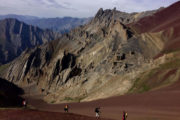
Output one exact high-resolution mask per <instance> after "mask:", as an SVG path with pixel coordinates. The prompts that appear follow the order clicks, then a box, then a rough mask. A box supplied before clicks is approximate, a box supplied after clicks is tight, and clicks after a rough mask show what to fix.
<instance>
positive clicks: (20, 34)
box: [0, 19, 60, 64]
mask: <svg viewBox="0 0 180 120" xmlns="http://www.w3.org/2000/svg"><path fill="white" fill-rule="evenodd" d="M58 36H60V35H58V34H57V33H54V32H52V31H50V30H41V29H40V28H38V27H34V26H30V25H27V24H25V23H23V22H20V21H18V20H16V19H4V20H1V21H0V64H1V63H2V64H4V63H7V62H9V61H12V60H13V59H14V58H15V57H17V56H19V55H20V54H21V53H22V52H23V51H24V50H25V49H27V48H32V47H35V46H37V45H41V44H43V43H47V42H49V41H51V40H54V39H56V38H57V37H58Z"/></svg>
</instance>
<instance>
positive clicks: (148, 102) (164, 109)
mask: <svg viewBox="0 0 180 120" xmlns="http://www.w3.org/2000/svg"><path fill="white" fill-rule="evenodd" d="M29 102H30V104H32V105H33V106H35V107H36V108H38V109H41V110H47V111H56V112H63V107H64V104H57V105H56V104H54V105H52V104H46V103H45V102H43V101H41V100H37V99H29ZM69 105H70V112H72V113H77V114H82V115H88V116H94V108H95V107H96V106H100V107H101V111H102V114H101V115H102V117H104V118H112V119H117V120H119V119H121V118H122V111H123V110H126V111H127V112H128V120H172V119H173V120H180V81H178V82H177V83H175V84H174V85H171V86H169V87H166V88H162V89H160V90H156V91H151V92H147V93H143V94H134V95H125V96H119V97H113V98H108V99H103V100H97V101H93V102H86V103H71V104H69Z"/></svg>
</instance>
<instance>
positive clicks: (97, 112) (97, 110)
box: [95, 107, 100, 119]
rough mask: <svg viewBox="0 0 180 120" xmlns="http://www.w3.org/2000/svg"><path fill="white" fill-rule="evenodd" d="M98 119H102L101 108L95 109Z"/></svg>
mask: <svg viewBox="0 0 180 120" xmlns="http://www.w3.org/2000/svg"><path fill="white" fill-rule="evenodd" d="M95 113H96V118H97V119H98V118H99V117H100V107H97V108H95Z"/></svg>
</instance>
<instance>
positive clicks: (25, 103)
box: [22, 100, 27, 108]
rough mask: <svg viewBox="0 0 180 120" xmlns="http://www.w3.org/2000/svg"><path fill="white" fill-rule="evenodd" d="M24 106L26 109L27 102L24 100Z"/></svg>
mask: <svg viewBox="0 0 180 120" xmlns="http://www.w3.org/2000/svg"><path fill="white" fill-rule="evenodd" d="M22 105H23V107H24V108H26V107H27V102H26V100H23V101H22Z"/></svg>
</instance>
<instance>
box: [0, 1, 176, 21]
mask: <svg viewBox="0 0 180 120" xmlns="http://www.w3.org/2000/svg"><path fill="white" fill-rule="evenodd" d="M177 1H179V0H0V15H5V14H18V15H31V16H38V17H46V18H47V17H64V16H71V17H80V18H83V17H92V16H94V15H95V14H96V13H97V11H98V10H99V9H100V8H103V9H113V8H114V7H116V9H117V10H120V11H124V12H141V11H146V10H153V9H158V8H160V7H162V6H164V7H167V6H169V5H171V4H173V3H174V2H177Z"/></svg>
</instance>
